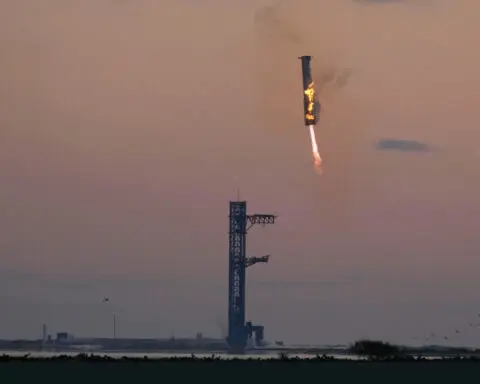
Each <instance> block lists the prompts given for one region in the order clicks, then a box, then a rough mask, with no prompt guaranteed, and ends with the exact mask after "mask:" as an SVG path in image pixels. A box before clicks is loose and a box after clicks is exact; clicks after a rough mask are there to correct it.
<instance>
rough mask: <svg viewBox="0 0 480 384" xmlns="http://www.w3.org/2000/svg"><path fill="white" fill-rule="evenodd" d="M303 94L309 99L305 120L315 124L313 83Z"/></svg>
mask: <svg viewBox="0 0 480 384" xmlns="http://www.w3.org/2000/svg"><path fill="white" fill-rule="evenodd" d="M303 93H305V95H306V96H307V99H308V106H307V111H306V115H305V119H306V120H307V121H311V122H312V123H313V122H314V121H315V88H314V84H313V81H312V82H311V83H310V84H309V85H308V88H307V89H306V90H305V91H303Z"/></svg>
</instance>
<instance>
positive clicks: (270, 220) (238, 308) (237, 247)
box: [227, 201, 276, 353]
mask: <svg viewBox="0 0 480 384" xmlns="http://www.w3.org/2000/svg"><path fill="white" fill-rule="evenodd" d="M229 218H230V231H229V263H228V264H229V273H228V337H227V342H228V344H229V346H230V350H231V352H235V353H242V352H243V351H244V349H245V346H246V344H247V340H248V338H249V337H251V336H252V333H253V332H256V338H257V340H261V339H263V327H262V326H254V325H252V323H251V322H248V323H245V284H246V283H245V275H246V273H245V272H246V269H247V268H248V267H250V266H252V265H254V264H257V263H268V259H269V257H270V255H265V256H262V257H246V240H247V232H248V230H249V229H250V228H252V227H253V226H254V225H255V224H262V225H266V224H274V223H275V218H276V216H275V215H269V214H254V215H247V202H246V201H231V202H230V215H229Z"/></svg>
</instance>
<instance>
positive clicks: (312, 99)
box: [299, 56, 320, 126]
mask: <svg viewBox="0 0 480 384" xmlns="http://www.w3.org/2000/svg"><path fill="white" fill-rule="evenodd" d="M299 59H300V60H301V61H302V78H303V109H304V116H305V125H306V126H310V125H316V124H317V117H318V114H319V110H320V104H319V103H318V101H317V98H316V95H315V88H314V84H313V77H312V70H311V68H310V61H311V60H312V56H300V57H299Z"/></svg>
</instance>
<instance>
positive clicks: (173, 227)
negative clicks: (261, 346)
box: [0, 0, 480, 342]
mask: <svg viewBox="0 0 480 384" xmlns="http://www.w3.org/2000/svg"><path fill="white" fill-rule="evenodd" d="M270 3H271V2H267V1H260V0H258V1H255V0H250V1H242V2H238V3H230V2H225V1H220V0H217V1H213V0H208V1H206V0H205V1H202V0H198V1H187V0H182V1H173V0H168V1H162V4H161V5H160V3H159V2H156V1H154V0H142V1H128V0H123V1H120V0H117V1H113V0H109V1H107V0H103V1H101V2H99V1H96V0H95V1H94V0H84V1H76V2H65V1H61V0H43V1H42V2H36V1H33V0H15V1H13V0H11V1H3V2H1V3H0V52H1V55H2V60H1V64H0V68H1V70H0V180H1V188H0V207H1V208H2V215H0V260H1V267H0V288H1V289H2V292H3V293H2V294H1V295H0V305H2V306H3V307H7V308H10V311H9V315H8V316H7V319H6V322H7V323H6V325H4V326H2V327H3V329H2V330H0V337H3V336H8V335H19V334H21V335H27V334H28V335H31V334H32V333H33V334H36V332H37V331H38V332H40V325H39V324H41V323H42V322H47V323H49V324H51V326H52V327H54V328H55V327H56V328H59V327H60V328H67V327H68V328H71V330H72V331H73V332H74V333H79V334H101V333H102V332H104V331H105V329H103V328H102V329H99V328H98V326H97V327H96V326H95V324H96V323H97V320H98V316H104V315H105V314H102V313H103V312H102V311H103V309H98V308H97V309H93V308H96V304H89V303H91V302H96V300H97V297H103V295H104V294H105V292H107V294H109V295H112V296H115V295H116V296H118V298H116V299H115V300H114V302H117V303H118V304H117V305H118V306H119V308H118V311H119V312H121V313H123V315H122V316H124V317H123V318H125V322H126V323H128V324H125V325H124V332H125V333H127V334H131V335H136V332H138V331H137V330H138V329H141V330H142V331H145V332H147V333H149V334H157V333H158V334H161V335H163V334H165V333H169V332H177V333H182V334H194V333H195V332H196V331H203V332H204V333H206V334H207V333H208V334H216V333H218V332H219V330H218V326H217V325H216V321H217V320H216V318H218V317H219V316H220V317H225V316H224V312H225V311H226V310H225V306H226V281H225V280H226V272H227V237H226V232H227V230H228V229H227V224H228V220H227V217H226V216H227V210H228V200H229V199H234V198H235V196H236V190H237V187H240V192H241V197H242V198H245V199H247V200H248V204H249V208H250V211H251V212H266V213H269V212H273V213H276V214H278V215H279V219H278V224H277V225H275V226H274V227H271V228H266V229H261V228H259V229H257V230H256V231H255V232H254V233H253V234H252V235H251V237H250V238H249V250H250V251H251V253H252V254H263V253H271V254H272V255H273V258H272V261H271V264H270V265H268V266H259V267H257V268H255V269H253V270H252V271H251V272H250V271H249V273H250V281H251V282H252V284H251V287H250V289H249V311H248V312H249V315H251V317H252V319H253V320H254V321H256V322H260V323H262V324H264V325H265V326H266V330H267V337H268V338H272V339H273V338H277V339H278V338H285V339H286V340H287V339H291V341H296V340H303V341H305V340H307V341H308V340H310V339H312V338H313V339H314V340H319V341H324V340H325V338H326V339H328V341H329V342H330V341H331V342H335V341H339V342H341V341H350V339H352V338H355V337H357V336H358V337H360V336H365V335H367V334H368V335H370V334H373V335H376V333H375V332H377V333H378V336H379V337H380V336H381V337H390V338H393V339H399V340H406V339H407V338H408V337H410V335H411V334H413V333H427V332H428V330H429V329H428V328H429V327H430V325H429V324H431V323H432V322H434V325H432V327H437V328H439V329H440V330H439V332H441V329H443V328H445V332H447V331H448V329H449V327H454V326H456V325H454V324H457V323H456V322H460V323H461V322H468V319H467V317H468V316H470V313H473V314H474V316H476V315H475V313H476V312H480V310H478V311H477V309H476V308H474V307H473V308H472V307H471V305H470V303H471V300H474V295H473V292H474V291H477V290H478V288H480V287H479V286H478V285H479V283H478V281H479V279H478V276H477V271H478V268H479V266H480V262H479V261H478V260H479V259H478V251H479V248H480V240H478V236H477V232H478V224H477V223H478V217H479V213H480V204H479V202H478V196H479V192H480V182H479V180H480V178H479V177H478V176H479V175H478V166H477V161H476V160H478V158H479V156H478V149H477V142H478V139H479V138H480V134H479V131H478V129H477V128H478V127H477V126H478V121H479V117H480V109H479V108H478V106H477V104H478V100H480V76H479V75H478V68H480V51H479V50H478V49H477V48H476V47H477V45H478V43H477V41H476V40H477V39H478V36H480V26H478V22H477V21H478V17H479V16H480V4H478V2H477V1H475V0H455V1H446V0H444V1H442V0H438V1H435V0H430V1H429V0H424V1H418V2H414V1H403V2H402V1H400V2H398V3H394V2H392V3H389V4H361V3H358V2H354V1H349V0H343V1H340V0H325V1H323V0H322V1H321V2H319V1H317V0H295V1H282V2H276V3H274V6H272V7H271V8H265V6H267V5H268V4H270ZM303 54H309V55H313V56H314V59H313V61H312V70H313V74H314V77H315V80H316V82H317V86H318V87H320V86H321V89H320V91H319V94H320V101H321V103H322V114H321V117H320V123H319V126H318V127H317V136H318V138H319V140H320V149H321V153H322V156H323V159H324V167H325V173H324V175H323V176H322V177H318V176H317V175H316V174H315V173H314V171H313V167H312V159H311V153H310V143H309V136H308V131H307V129H306V128H305V127H304V126H303V116H302V100H303V99H302V94H301V92H302V90H301V74H300V62H299V61H298V60H297V56H299V55H303ZM346 72H348V73H349V74H350V76H349V77H348V81H347V82H346V84H345V85H344V86H343V87H338V86H335V84H334V83H332V82H326V83H323V82H322V81H321V79H323V78H324V76H325V74H329V73H333V74H335V75H337V76H338V75H340V74H343V73H346ZM381 138H395V139H411V140H417V141H421V142H424V143H426V144H428V145H429V146H430V147H431V148H432V149H433V150H432V151H431V152H430V153H405V152H388V151H378V150H375V146H374V145H375V142H376V141H377V140H379V139H381ZM17 273H20V274H21V273H29V274H30V273H31V274H32V275H28V276H30V277H29V278H28V279H27V281H28V282H29V283H28V284H27V286H26V285H25V284H24V283H22V284H20V282H21V281H23V280H21V279H20V278H19V279H17V278H14V277H12V276H17V275H16V274H17ZM46 281H47V282H48V284H47V283H46ZM146 281H148V282H149V283H148V284H147V285H148V287H146V286H145V284H146V283H145V282H146ZM109 282H111V283H109ZM187 282H188V284H189V285H191V286H194V287H195V288H194V289H193V288H192V290H190V289H188V288H187V287H185V284H187ZM255 282H256V283H255ZM261 282H270V284H260V283H261ZM115 284H117V285H115ZM70 285H72V287H71V291H69V289H70V288H68V289H67V288H66V287H67V286H68V287H70ZM73 285H74V286H73ZM77 285H78V286H77ZM445 285H448V286H449V287H451V291H449V292H447V291H445V288H440V287H442V286H445ZM126 286H128V287H130V289H129V290H128V291H127V290H126ZM27 287H28V288H27ZM82 287H84V288H82ZM86 287H89V288H86ZM93 287H95V288H93ZM113 287H116V288H113ZM119 287H120V288H119ZM166 287H170V288H166ZM82 289H83V290H82ZM59 291H61V292H62V293H61V294H59V293H58V292H59ZM67 291H68V292H71V293H69V294H68V295H69V296H68V297H67V294H66V292H67ZM120 291H121V292H123V293H120ZM167 291H168V292H167ZM16 292H18V293H16ZM46 295H48V297H49V299H48V300H50V301H49V303H51V307H48V305H46V304H45V300H47V299H45V296H46ZM148 295H151V297H152V300H153V299H154V300H155V303H156V304H155V306H156V309H152V308H151V304H149V305H148V307H143V306H142V305H143V303H145V302H146V301H145V297H149V296H148ZM14 303H15V304H14ZM44 304H45V305H44ZM90 305H91V307H89V306H90ZM68 306H71V307H72V308H82V310H84V311H86V312H89V311H90V310H89V309H88V308H92V311H93V312H92V313H94V314H91V315H88V316H90V317H89V318H88V319H87V318H86V319H83V320H78V319H77V318H75V317H74V316H73V315H72V310H71V309H70V310H67V308H70V307H68ZM46 308H50V309H46ZM365 308H368V310H367V311H365ZM385 308H389V309H388V312H389V315H388V316H389V317H388V319H387V318H379V317H377V315H375V316H374V315H372V313H373V312H375V313H377V314H378V312H381V311H384V310H385ZM452 308H455V309H452ZM34 311H35V313H37V314H38V315H37V316H32V315H31V314H32V313H34ZM39 311H40V312H39ZM95 311H96V312H95ZM122 311H123V312H122ZM192 311H193V312H195V313H198V316H196V318H197V319H198V323H196V324H192V321H191V319H192V317H191V316H190V315H189V314H191V313H192ZM299 312H301V313H304V316H302V317H301V324H299V323H298V322H299V321H300V320H298V316H297V315H295V316H292V315H291V314H292V313H299ZM365 312H368V313H365ZM165 313H167V314H165ZM327 313H328V314H327ZM405 313H409V314H410V315H409V316H411V317H412V320H411V323H407V324H403V325H402V326H399V325H398V324H397V323H395V326H394V327H393V326H392V324H393V323H394V322H395V321H397V322H399V321H404V317H405ZM88 316H87V317H88ZM352 316H354V317H356V318H358V319H359V321H358V325H356V326H355V327H354V326H352V325H351V324H350V323H351V321H350V320H349V319H351V318H352ZM415 316H418V318H417V317H415ZM462 316H463V317H462ZM19 317H24V318H26V319H22V320H18V318H19ZM439 318H440V319H439ZM127 319H128V321H127ZM278 319H282V321H279V320H278ZM342 319H343V320H342ZM104 320H105V319H104ZM219 321H220V320H219ZM223 321H224V320H221V321H220V322H223ZM105 322H107V323H108V319H107V320H105ZM217 322H218V321H217ZM159 323H161V324H162V326H159V325H158V324H159ZM419 324H420V325H419ZM459 326H460V325H459ZM102 327H108V325H107V324H105V325H104V326H102ZM318 327H325V329H328V332H326V333H328V337H327V335H317V334H315V332H317V330H318ZM442 327H443V328H442ZM198 328H201V329H198ZM392 328H395V330H392ZM62 330H63V329H62ZM2 332H3V333H5V335H3V334H2ZM478 341H480V336H479V337H478Z"/></svg>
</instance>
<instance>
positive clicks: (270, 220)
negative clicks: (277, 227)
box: [246, 214, 277, 231]
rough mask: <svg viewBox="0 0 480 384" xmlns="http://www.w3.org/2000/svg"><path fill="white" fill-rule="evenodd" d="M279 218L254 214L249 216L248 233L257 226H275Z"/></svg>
mask: <svg viewBox="0 0 480 384" xmlns="http://www.w3.org/2000/svg"><path fill="white" fill-rule="evenodd" d="M276 217H277V216H275V215H265V214H254V215H247V220H248V224H249V225H248V226H247V229H246V230H247V231H248V230H249V229H250V228H252V227H253V226H254V225H255V224H262V225H266V224H275V219H276Z"/></svg>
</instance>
